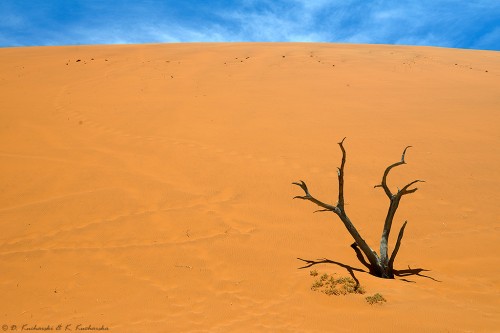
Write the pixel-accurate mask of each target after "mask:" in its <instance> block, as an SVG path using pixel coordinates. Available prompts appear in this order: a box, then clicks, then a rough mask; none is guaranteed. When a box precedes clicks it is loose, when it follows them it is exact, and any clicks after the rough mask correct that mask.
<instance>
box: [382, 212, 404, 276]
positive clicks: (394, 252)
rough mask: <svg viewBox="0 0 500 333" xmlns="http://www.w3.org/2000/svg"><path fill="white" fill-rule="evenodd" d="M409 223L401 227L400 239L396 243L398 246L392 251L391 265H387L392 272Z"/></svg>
mask: <svg viewBox="0 0 500 333" xmlns="http://www.w3.org/2000/svg"><path fill="white" fill-rule="evenodd" d="M407 223H408V221H405V223H403V226H402V227H401V230H399V235H398V239H397V241H396V245H395V246H394V250H393V251H392V254H391V258H390V259H389V263H388V265H387V266H388V267H389V270H390V271H391V272H392V270H393V266H394V260H395V259H396V255H397V254H398V251H399V247H400V246H401V240H402V239H403V234H404V232H405V228H406V224H407Z"/></svg>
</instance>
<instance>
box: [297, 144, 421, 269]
mask: <svg viewBox="0 0 500 333" xmlns="http://www.w3.org/2000/svg"><path fill="white" fill-rule="evenodd" d="M344 140H345V138H344V139H342V141H340V142H339V143H338V145H339V146H340V150H341V151H342V161H341V164H340V167H339V168H337V174H338V182H339V193H338V202H337V204H336V205H330V204H327V203H325V202H322V201H320V200H318V199H316V198H315V197H314V196H312V195H311V193H310V192H309V189H308V188H307V185H306V183H305V182H304V181H302V180H301V181H299V182H294V183H292V184H294V185H297V186H299V187H300V188H301V189H302V190H303V191H304V195H301V196H300V195H299V196H295V197H294V199H302V200H307V201H311V202H312V203H314V204H316V205H317V206H319V207H320V208H322V209H318V210H316V211H315V213H316V212H329V211H330V212H334V213H335V214H337V216H338V217H339V218H340V220H341V221H342V223H343V224H344V226H345V227H346V229H347V231H348V232H349V233H350V234H351V236H352V237H353V239H354V241H355V243H354V244H353V245H352V246H353V248H354V250H355V251H356V254H357V255H358V258H359V257H361V258H362V259H363V260H362V262H365V261H364V258H363V256H362V255H361V252H362V253H363V254H364V255H365V256H366V259H367V260H368V262H369V266H370V271H371V272H373V274H375V275H377V276H379V277H382V278H394V268H393V265H394V260H395V259H396V255H397V254H398V251H399V248H400V246H401V240H402V238H403V235H404V230H405V227H406V224H407V222H406V221H405V223H404V224H403V226H402V227H401V230H400V231H399V235H398V238H397V241H396V244H395V248H394V250H393V252H392V254H391V257H390V258H388V241H389V234H390V232H391V228H392V222H393V219H394V216H395V214H396V211H397V209H398V206H399V202H400V201H401V198H402V197H403V195H406V194H410V193H414V192H415V191H417V188H416V187H415V188H411V186H412V185H414V184H416V183H419V182H423V180H414V181H412V182H410V183H408V184H407V185H405V186H404V187H403V188H401V189H399V188H398V190H397V192H396V194H393V193H392V192H391V190H390V189H389V186H388V185H387V177H388V176H389V172H390V171H391V170H392V169H393V168H395V167H397V166H399V165H403V164H406V162H405V155H406V151H407V150H408V148H410V147H411V146H408V147H406V148H405V149H404V150H403V154H402V155H401V160H400V161H398V162H396V163H393V164H391V165H389V166H388V167H387V168H386V169H385V171H384V175H383V176H382V182H381V183H380V184H379V185H376V186H375V187H382V188H383V189H384V192H385V193H386V195H387V196H388V197H389V200H390V205H389V209H388V211H387V216H386V218H385V223H384V229H383V231H382V237H381V239H380V256H379V255H378V254H377V253H376V252H375V251H373V250H372V249H371V248H370V246H369V245H368V244H367V243H366V241H365V240H364V239H363V238H362V237H361V235H360V234H359V232H358V230H357V229H356V227H355V226H354V224H353V223H352V222H351V220H350V219H349V217H348V216H347V214H346V212H345V209H344V205H345V200H344V167H345V163H346V156H347V154H346V151H345V149H344ZM358 248H359V249H358ZM358 251H359V253H358ZM360 260H361V259H360ZM365 263H366V262H365ZM309 264H312V262H309ZM366 266H368V263H366Z"/></svg>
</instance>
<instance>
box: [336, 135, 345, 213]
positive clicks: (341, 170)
mask: <svg viewBox="0 0 500 333" xmlns="http://www.w3.org/2000/svg"><path fill="white" fill-rule="evenodd" d="M344 140H345V138H343V139H342V141H340V142H339V143H338V144H339V146H340V149H341V150H342V162H341V164H340V168H337V170H338V171H337V174H338V179H339V200H338V203H337V207H338V208H340V209H341V210H344V166H345V160H346V155H347V154H346V152H345V149H344Z"/></svg>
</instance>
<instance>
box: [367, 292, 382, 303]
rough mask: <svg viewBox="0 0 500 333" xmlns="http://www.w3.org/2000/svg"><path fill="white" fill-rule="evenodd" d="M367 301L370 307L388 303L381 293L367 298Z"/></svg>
mask: <svg viewBox="0 0 500 333" xmlns="http://www.w3.org/2000/svg"><path fill="white" fill-rule="evenodd" d="M365 299H366V301H367V302H368V303H369V304H370V305H373V304H382V303H383V302H387V300H386V299H385V298H384V296H382V295H381V294H379V293H376V294H375V295H373V296H367V297H365Z"/></svg>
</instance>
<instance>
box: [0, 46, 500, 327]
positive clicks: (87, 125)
mask: <svg viewBox="0 0 500 333" xmlns="http://www.w3.org/2000/svg"><path fill="white" fill-rule="evenodd" d="M0 60H1V61H0V97H1V98H0V110H1V111H0V172H1V178H0V223H1V229H2V233H1V234H0V258H1V263H2V278H1V280H0V295H2V302H1V303H0V304H1V305H0V316H1V317H0V325H3V324H8V325H12V324H16V325H22V324H29V325H35V324H36V325H39V326H42V325H57V324H64V325H67V324H72V325H76V324H79V323H80V324H83V325H93V326H95V327H98V326H101V325H104V326H107V327H109V328H110V329H111V330H112V331H113V332H146V331H148V332H327V331H328V332H354V331H359V332H362V331H365V332H368V331H370V332H401V331H405V332H495V331H498V327H500V316H499V310H498V309H499V308H500V301H499V296H500V295H499V287H500V283H499V276H500V274H499V273H500V269H499V267H500V260H499V256H498V253H499V249H500V245H498V239H499V235H500V233H499V215H500V214H499V213H500V209H499V208H498V194H499V188H500V177H499V174H498V170H499V169H500V163H499V159H500V151H499V150H500V145H499V143H500V139H499V132H500V131H499V125H498V124H499V123H500V116H499V114H500V113H499V105H500V57H499V54H498V52H486V51H484V52H483V51H465V50H452V49H439V48H423V47H392V46H364V45H328V44H170V45H139V46H98V47H97V46H96V47H94V46H92V47H51V48H10V49H0ZM78 60H80V61H78ZM344 136H346V137H347V139H346V142H345V146H346V149H347V154H348V156H347V165H346V180H345V181H346V185H345V186H346V190H345V191H346V201H347V207H346V209H347V211H348V214H349V216H350V217H351V220H352V221H353V222H354V223H355V224H356V226H358V228H359V229H360V231H361V233H362V234H363V237H364V238H365V239H366V240H367V241H368V242H369V244H371V246H372V247H373V248H374V249H378V240H379V237H380V232H381V228H382V223H383V219H384V217H385V213H386V209H387V204H388V200H387V198H386V197H385V195H384V193H383V192H382V190H381V189H374V188H373V185H376V184H377V183H379V182H380V178H381V176H382V172H383V170H384V168H385V167H386V166H387V165H388V164H390V163H393V162H396V161H397V160H398V159H399V158H400V156H401V152H402V149H403V148H404V147H405V146H406V145H413V146H414V148H412V149H410V150H409V152H408V154H407V162H408V164H407V165H405V166H402V167H400V168H398V169H396V170H394V172H393V173H392V174H391V177H390V180H389V181H390V185H391V186H392V188H394V189H395V188H396V187H397V186H402V185H404V184H406V183H407V182H408V181H411V180H413V179H425V180H426V183H423V184H422V185H421V186H419V188H420V189H419V191H417V192H416V193H415V194H412V195H410V196H406V197H404V199H403V200H402V204H401V207H400V209H399V211H398V213H397V215H396V219H395V226H394V228H395V231H394V234H396V233H397V230H398V229H399V227H400V225H401V223H402V222H403V221H404V220H406V219H407V220H408V221H409V224H408V227H407V229H406V235H405V238H404V240H403V246H402V248H401V250H400V254H399V256H398V259H397V261H396V266H397V268H398V269H401V270H405V269H408V267H411V268H412V269H418V268H421V269H426V270H428V271H422V272H421V273H420V276H417V275H409V276H402V277H398V278H397V279H396V280H382V279H378V278H375V277H373V276H371V275H369V274H367V273H366V272H363V271H359V270H365V268H364V266H363V265H362V264H361V263H360V262H358V261H357V259H356V257H355V255H354V252H353V251H352V249H351V248H350V244H351V243H352V239H351V238H350V236H349V235H348V233H347V231H346V230H345V229H344V227H343V226H342V225H341V223H340V221H339V220H338V219H337V218H336V216H334V215H333V214H326V213H323V214H312V211H313V210H315V208H316V207H313V205H312V204H311V203H308V202H303V201H297V200H292V199H291V198H292V197H293V196H294V195H298V194H300V193H301V192H300V189H299V188H297V187H295V186H293V185H291V182H292V181H297V180H299V179H303V180H305V181H306V182H307V183H308V185H309V187H310V190H311V192H312V193H313V194H314V195H316V196H317V197H318V198H321V199H323V200H325V201H331V202H332V203H335V200H336V195H337V179H336V167H337V166H338V165H339V162H340V151H339V149H338V146H337V144H336V142H338V141H339V140H340V139H342V138H343V137H344ZM393 242H394V235H393V237H392V239H391V243H390V244H391V246H393ZM297 257H300V258H303V259H309V260H314V259H318V258H327V259H329V260H332V261H337V262H339V263H341V264H342V265H344V266H345V265H348V266H351V267H353V268H355V269H358V270H355V271H354V273H355V276H356V278H357V279H359V281H360V282H361V284H362V285H364V286H365V288H366V290H367V292H368V294H374V293H376V292H379V293H382V294H383V295H384V296H385V297H386V299H387V300H388V302H387V303H386V304H384V305H383V306H370V305H368V304H367V303H366V302H365V300H364V296H361V295H357V296H354V295H353V296H344V297H328V296H326V295H324V294H321V293H318V292H313V291H311V290H310V286H311V284H312V282H313V278H312V277H311V276H309V271H310V270H311V269H317V270H318V271H319V272H328V273H336V274H338V275H341V276H347V275H349V273H348V271H347V270H346V268H345V267H342V266H339V265H335V264H319V265H315V266H314V267H313V268H308V269H299V268H300V267H301V266H303V265H304V263H303V262H301V261H299V260H297ZM405 280H406V281H405ZM73 328H74V326H73Z"/></svg>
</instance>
